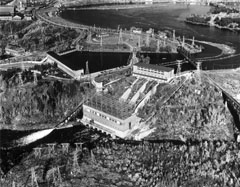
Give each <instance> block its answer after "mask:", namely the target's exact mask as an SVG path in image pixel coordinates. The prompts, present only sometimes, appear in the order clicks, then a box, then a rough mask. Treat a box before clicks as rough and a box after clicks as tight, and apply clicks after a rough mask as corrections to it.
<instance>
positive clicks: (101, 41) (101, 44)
mask: <svg viewBox="0 0 240 187" xmlns="http://www.w3.org/2000/svg"><path fill="white" fill-rule="evenodd" d="M100 46H101V48H102V46H103V39H102V35H101V36H100Z"/></svg>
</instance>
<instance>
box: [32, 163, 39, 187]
mask: <svg viewBox="0 0 240 187" xmlns="http://www.w3.org/2000/svg"><path fill="white" fill-rule="evenodd" d="M31 184H32V187H38V182H37V176H36V173H35V168H34V167H32V168H31Z"/></svg>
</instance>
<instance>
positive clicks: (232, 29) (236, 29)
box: [184, 20, 240, 33]
mask: <svg viewBox="0 0 240 187" xmlns="http://www.w3.org/2000/svg"><path fill="white" fill-rule="evenodd" d="M184 22H185V23H188V24H192V25H201V26H207V27H211V26H213V27H215V28H218V29H221V30H228V31H232V32H237V33H240V28H235V29H234V28H229V27H223V26H220V25H218V24H215V23H214V24H210V23H199V22H195V21H189V20H184Z"/></svg>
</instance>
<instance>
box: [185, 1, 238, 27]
mask: <svg viewBox="0 0 240 187" xmlns="http://www.w3.org/2000/svg"><path fill="white" fill-rule="evenodd" d="M211 6H212V7H211V9H210V11H209V13H208V14H207V15H196V14H192V15H191V16H189V17H187V18H186V20H185V22H186V23H190V24H196V25H204V26H214V27H217V28H219V29H226V30H230V31H235V32H240V12H239V10H238V9H237V8H236V7H237V6H235V4H234V5H232V4H230V5H229V4H211Z"/></svg>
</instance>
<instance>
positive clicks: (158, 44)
mask: <svg viewBox="0 0 240 187" xmlns="http://www.w3.org/2000/svg"><path fill="white" fill-rule="evenodd" d="M159 51H160V40H159V39H158V40H157V52H159Z"/></svg>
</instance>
